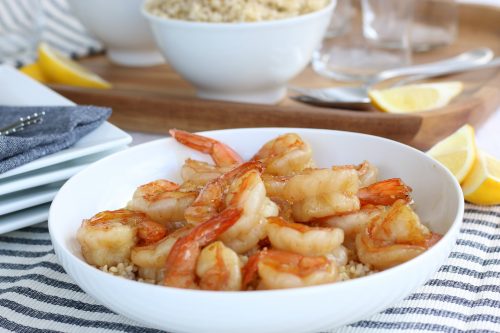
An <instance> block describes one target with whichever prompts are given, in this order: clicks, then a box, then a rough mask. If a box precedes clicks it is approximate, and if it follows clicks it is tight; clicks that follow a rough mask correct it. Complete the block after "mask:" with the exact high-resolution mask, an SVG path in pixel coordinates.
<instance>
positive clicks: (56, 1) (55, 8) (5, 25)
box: [0, 0, 103, 67]
mask: <svg viewBox="0 0 500 333" xmlns="http://www.w3.org/2000/svg"><path fill="white" fill-rule="evenodd" d="M36 1H37V0H0V63H8V64H11V65H15V66H17V67H20V66H22V65H25V64H29V63H32V62H33V61H35V60H36V59H35V58H36V54H35V53H34V52H33V50H34V48H36V45H37V44H38V42H39V41H40V40H41V41H44V42H46V43H47V44H49V45H50V46H52V47H53V48H55V49H57V50H59V51H60V52H62V53H64V54H66V55H68V56H71V57H73V58H79V57H84V56H87V55H90V54H95V53H98V52H101V51H102V50H103V47H102V45H101V44H100V43H99V42H98V41H97V40H96V39H94V38H93V37H91V36H90V34H89V33H88V32H87V31H86V30H85V28H84V27H83V26H82V25H81V24H80V22H79V21H78V20H77V19H76V18H75V17H74V16H73V14H72V13H71V10H70V8H69V6H68V4H67V3H66V0H39V1H40V3H41V6H39V7H37V6H35V5H34V3H36ZM30 49H31V50H30ZM8 50H17V51H15V54H18V56H17V57H16V59H2V56H1V54H2V51H4V52H5V51H8ZM12 52H14V51H12ZM7 53H10V52H7Z"/></svg>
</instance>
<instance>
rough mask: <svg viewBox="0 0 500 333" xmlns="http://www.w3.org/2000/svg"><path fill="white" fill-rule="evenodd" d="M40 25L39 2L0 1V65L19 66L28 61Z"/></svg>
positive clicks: (34, 52)
mask: <svg viewBox="0 0 500 333" xmlns="http://www.w3.org/2000/svg"><path fill="white" fill-rule="evenodd" d="M41 26H42V5H41V2H40V0H0V63H8V64H12V65H18V66H20V65H22V64H26V63H29V62H32V61H33V60H34V59H35V58H36V49H37V46H38V43H39V41H40V38H41Z"/></svg>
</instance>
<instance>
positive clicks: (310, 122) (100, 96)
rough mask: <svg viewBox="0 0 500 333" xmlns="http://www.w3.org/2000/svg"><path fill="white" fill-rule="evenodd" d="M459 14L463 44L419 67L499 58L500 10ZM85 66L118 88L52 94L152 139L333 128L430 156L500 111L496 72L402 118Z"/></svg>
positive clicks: (304, 78) (476, 75)
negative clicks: (209, 93)
mask: <svg viewBox="0 0 500 333" xmlns="http://www.w3.org/2000/svg"><path fill="white" fill-rule="evenodd" d="M459 9H460V10H459V17H460V24H459V35H458V38H457V41H456V42H455V43H454V44H453V45H450V46H447V47H444V48H440V49H436V50H434V51H431V52H427V53H423V54H417V55H415V57H414V60H415V62H416V63H421V62H426V61H430V60H435V59H439V58H442V57H449V56H452V55H454V54H458V53H460V52H463V51H466V50H469V49H472V48H475V47H483V46H487V47H489V48H491V49H493V50H494V51H495V53H496V54H497V55H500V9H498V8H494V7H488V6H479V5H460V7H459ZM81 63H82V64H83V65H85V66H87V67H88V68H90V69H91V70H93V71H94V72H96V73H97V74H99V75H101V76H102V77H104V78H105V79H107V80H109V81H110V82H111V83H113V88H112V89H110V90H96V89H85V88H78V87H70V86H61V85H54V86H52V87H53V88H54V89H56V90H57V91H58V92H59V93H61V94H63V95H64V96H66V97H68V98H69V99H71V100H73V101H74V102H76V103H78V104H94V105H102V106H109V107H111V108H113V115H112V117H111V119H110V121H111V122H112V123H114V124H116V125H117V126H119V127H121V128H123V129H126V130H133V131H143V132H150V133H164V134H166V133H167V131H168V129H169V128H173V127H176V128H181V129H185V130H189V131H200V130H211V129H221V128H237V127H309V128H327V129H338V130H347V131H355V132H361V133H368V134H374V135H380V136H383V137H387V138H390V139H394V140H397V141H400V142H403V143H407V144H410V145H412V146H414V147H417V148H419V149H427V148H428V147H430V146H431V145H432V144H434V143H435V142H437V141H438V140H439V139H441V138H443V137H445V136H447V135H449V134H450V133H452V132H453V131H454V130H456V129H457V128H458V127H460V126H461V125H463V124H465V123H470V124H473V125H475V126H480V125H481V124H482V123H483V122H484V121H485V120H486V119H487V118H488V117H489V116H490V115H491V114H492V113H493V112H495V110H496V109H497V108H498V107H499V106H500V71H498V70H483V71H477V72H473V73H467V74H462V75H456V76H453V80H455V79H458V80H462V81H464V82H465V84H466V89H465V91H464V93H463V94H462V95H461V96H460V97H459V98H457V99H456V100H454V101H453V103H452V104H450V105H448V106H446V107H443V108H441V109H438V110H433V111H428V112H421V113H415V114H411V115H398V114H387V113H382V112H378V111H374V110H372V111H351V110H341V109H333V108H323V107H316V106H310V105H305V104H302V103H298V102H295V101H294V100H292V99H290V98H288V97H287V98H285V99H284V100H283V101H282V102H281V103H279V104H278V105H253V104H241V103H228V102H220V101H208V100H202V99H199V98H197V97H196V96H195V93H194V89H193V87H192V86H190V85H189V83H187V82H186V81H184V80H183V79H182V78H181V77H179V75H177V74H176V73H175V72H174V71H173V70H172V69H171V68H169V67H168V66H167V65H162V66H155V67H149V68H126V67H120V66H116V65H113V64H111V63H110V62H109V61H108V60H107V59H106V58H105V57H104V56H103V55H100V56H94V57H89V58H86V59H82V60H81ZM447 79H448V80H449V79H450V78H447ZM292 83H293V84H295V85H298V86H304V87H326V86H332V85H335V83H334V82H332V81H329V80H327V79H324V78H322V77H320V76H318V75H316V74H315V73H314V72H313V71H312V70H311V69H310V68H307V69H306V70H304V72H303V73H301V74H300V75H299V76H298V77H297V78H296V79H295V80H294V81H293V82H292ZM337 85H338V84H337Z"/></svg>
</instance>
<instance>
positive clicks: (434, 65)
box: [311, 47, 494, 84]
mask: <svg viewBox="0 0 500 333" xmlns="http://www.w3.org/2000/svg"><path fill="white" fill-rule="evenodd" d="M493 55H494V53H493V51H492V50H491V49H489V48H486V47H482V48H477V49H473V50H469V51H466V52H464V53H461V54H459V55H457V56H454V57H452V58H447V59H443V60H439V61H435V62H429V63H425V64H420V65H412V66H405V67H400V68H392V69H387V70H384V71H381V72H378V73H375V74H371V75H362V74H348V73H338V72H333V71H331V70H330V69H328V67H327V66H326V64H325V62H324V61H321V59H320V58H319V55H318V53H315V55H314V56H313V59H312V61H311V63H312V68H313V69H314V71H315V72H316V73H318V74H319V75H321V76H324V77H327V78H329V79H333V80H337V81H345V82H365V83H371V84H374V83H377V82H381V81H385V80H388V79H392V78H395V77H399V76H405V75H414V74H430V73H433V72H435V71H439V70H442V69H443V68H449V69H452V68H463V65H473V64H485V63H487V62H488V61H490V60H491V59H493Z"/></svg>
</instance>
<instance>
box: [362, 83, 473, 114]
mask: <svg viewBox="0 0 500 333" xmlns="http://www.w3.org/2000/svg"><path fill="white" fill-rule="evenodd" d="M462 90H463V84H462V82H458V81H457V82H455V81H453V82H442V83H423V84H414V85H408V86H403V87H396V88H390V89H383V90H370V91H369V92H368V96H370V99H371V101H372V103H373V105H374V106H375V107H376V108H378V109H380V110H381V111H385V112H392V113H412V112H419V111H428V110H432V109H437V108H440V107H443V106H445V105H447V104H448V103H449V102H450V101H451V100H452V99H453V98H454V97H456V96H457V95H458V94H460V93H461V92H462Z"/></svg>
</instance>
